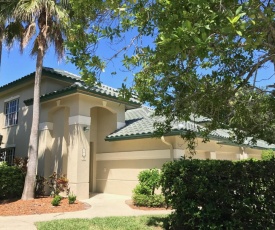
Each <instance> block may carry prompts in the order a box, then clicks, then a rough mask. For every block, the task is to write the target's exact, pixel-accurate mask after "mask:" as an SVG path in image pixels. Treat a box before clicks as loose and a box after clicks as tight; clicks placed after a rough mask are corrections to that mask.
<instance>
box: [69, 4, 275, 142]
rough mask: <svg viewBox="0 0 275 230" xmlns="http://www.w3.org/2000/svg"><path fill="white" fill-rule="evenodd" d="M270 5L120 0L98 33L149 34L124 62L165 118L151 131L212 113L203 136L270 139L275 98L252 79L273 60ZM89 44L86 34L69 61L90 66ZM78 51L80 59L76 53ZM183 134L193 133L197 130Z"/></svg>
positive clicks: (161, 131)
mask: <svg viewBox="0 0 275 230" xmlns="http://www.w3.org/2000/svg"><path fill="white" fill-rule="evenodd" d="M107 2H108V1H107ZM76 7H77V6H76ZM274 7H275V4H274V1H272V0H242V1H239V0H229V1H221V0H213V1H208V0H198V1H194V0H186V1H182V0H174V1H169V0H140V1H128V2H126V1H125V2H124V1H120V2H117V5H116V6H115V7H113V8H111V7H109V10H110V11H111V12H112V15H114V16H117V20H118V21H119V22H120V23H118V24H117V25H114V24H112V26H105V25H103V26H102V27H101V28H97V29H98V31H100V32H101V33H100V38H101V39H102V38H109V39H111V40H114V37H115V36H116V35H119V36H121V35H122V34H123V33H124V32H125V31H130V30H132V28H136V32H137V36H136V38H138V39H142V38H148V37H149V38H150V39H151V40H152V43H151V45H146V46H143V45H142V43H141V42H138V39H137V42H136V43H135V45H136V46H135V47H134V52H133V53H130V54H129V53H128V54H127V53H125V57H124V60H123V64H124V65H125V66H126V67H127V68H129V69H131V68H133V67H138V68H137V69H138V71H137V72H136V74H135V76H134V80H135V87H134V90H135V91H136V92H137V93H138V94H139V97H140V100H141V102H147V103H149V105H150V106H152V107H154V108H155V113H156V115H160V116H165V118H166V120H165V122H162V123H156V135H163V134H164V133H167V132H169V131H170V130H171V122H173V121H177V120H178V121H186V120H189V119H190V115H191V114H197V115H203V116H206V117H209V118H211V122H209V123H208V124H207V126H206V129H203V130H200V134H201V135H203V136H204V137H205V139H207V137H208V136H209V135H210V134H211V132H212V131H213V130H216V129H218V128H225V129H229V130H231V134H232V140H234V141H237V142H243V141H244V139H245V137H248V136H251V137H252V142H253V141H255V140H256V139H258V138H260V139H264V140H266V141H268V142H269V143H271V142H273V141H274V133H275V132H274V131H275V129H274V128H275V125H274V112H275V110H274V109H275V108H274V104H275V100H274V96H273V94H272V93H271V92H268V91H267V90H266V89H263V88H258V87H257V84H256V83H257V81H258V80H259V79H257V77H258V71H259V70H260V69H263V68H264V67H265V66H266V65H270V64H273V62H274V55H275V49H274V48H275V44H274V41H275V23H274V16H275V8H274ZM88 26H91V25H88ZM106 31H107V32H106ZM117 31H119V32H117ZM119 36H118V37H119ZM98 41H99V39H98V37H97V40H93V44H94V43H96V42H98ZM90 44H91V43H90V41H88V40H86V41H84V42H83V43H82V46H76V47H74V48H75V50H77V52H76V53H72V54H73V56H74V59H72V60H73V62H74V63H75V64H76V65H78V66H79V67H80V68H81V69H84V70H85V71H87V72H92V71H90V70H89V68H90V67H91V66H92V67H94V66H93V65H92V64H90V63H89V62H88V60H93V59H92V58H91V55H89V52H87V50H88V49H87V47H89V45H90ZM83 51H85V56H84V57H82V59H81V60H80V59H79V58H78V57H77V55H75V54H77V53H79V52H83ZM96 61H98V59H97V60H96ZM87 63H89V64H88V65H87ZM95 63H96V62H93V64H95ZM97 67H98V65H97ZM85 71H84V72H85ZM268 77H269V76H267V77H266V78H268ZM269 84H270V83H269ZM182 136H183V137H184V138H188V139H193V138H194V137H195V136H196V133H192V132H188V133H182Z"/></svg>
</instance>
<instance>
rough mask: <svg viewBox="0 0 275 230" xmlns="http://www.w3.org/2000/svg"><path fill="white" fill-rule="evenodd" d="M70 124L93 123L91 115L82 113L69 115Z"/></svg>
mask: <svg viewBox="0 0 275 230" xmlns="http://www.w3.org/2000/svg"><path fill="white" fill-rule="evenodd" d="M69 125H91V117H86V116H81V115H77V116H72V117H69Z"/></svg>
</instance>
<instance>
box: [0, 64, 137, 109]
mask: <svg viewBox="0 0 275 230" xmlns="http://www.w3.org/2000/svg"><path fill="white" fill-rule="evenodd" d="M42 74H43V75H47V77H50V78H54V79H57V80H61V81H65V82H67V83H69V84H71V85H70V86H68V87H65V88H63V89H60V90H56V91H53V92H50V93H47V94H44V95H42V96H41V102H43V101H47V100H50V99H54V98H57V97H60V96H63V95H68V94H70V93H76V92H79V93H84V94H88V95H93V96H96V97H99V98H103V99H106V100H112V101H117V102H119V103H122V104H126V105H129V108H136V107H139V106H140V103H139V100H138V98H137V96H136V95H133V96H132V97H131V98H130V100H129V101H124V100H123V99H121V98H120V97H119V91H118V89H115V88H112V87H109V86H107V85H104V84H100V85H99V84H98V85H94V86H88V85H86V84H85V82H84V81H83V80H82V79H81V78H80V77H79V76H78V75H75V74H72V73H69V72H67V71H63V70H58V69H53V68H48V67H43V70H42ZM34 76H35V72H33V73H31V74H29V75H26V76H24V77H22V78H19V79H17V80H15V81H13V82H10V83H8V84H6V85H3V86H1V87H0V92H3V91H5V90H8V89H12V88H14V87H16V86H18V85H21V84H24V83H27V82H31V81H32V80H33V78H34ZM24 102H25V104H26V105H31V104H32V103H33V99H32V98H30V99H28V100H25V101H24Z"/></svg>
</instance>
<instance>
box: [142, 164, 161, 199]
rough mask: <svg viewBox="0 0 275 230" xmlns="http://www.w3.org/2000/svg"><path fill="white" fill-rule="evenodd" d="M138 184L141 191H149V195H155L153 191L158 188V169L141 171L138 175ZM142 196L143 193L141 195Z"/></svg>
mask: <svg viewBox="0 0 275 230" xmlns="http://www.w3.org/2000/svg"><path fill="white" fill-rule="evenodd" d="M138 180H139V184H140V186H141V187H143V188H142V189H144V190H147V189H150V190H151V192H150V193H151V195H154V194H155V189H158V188H159V186H160V183H159V182H160V172H159V170H158V169H155V168H154V169H147V170H144V171H141V172H140V173H139V175H138ZM141 194H143V193H141Z"/></svg>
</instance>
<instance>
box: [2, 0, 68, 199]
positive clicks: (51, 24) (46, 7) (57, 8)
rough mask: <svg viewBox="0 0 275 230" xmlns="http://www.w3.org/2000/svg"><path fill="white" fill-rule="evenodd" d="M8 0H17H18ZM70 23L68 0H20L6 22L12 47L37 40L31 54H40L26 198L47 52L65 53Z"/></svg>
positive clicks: (31, 176)
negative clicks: (49, 49)
mask: <svg viewBox="0 0 275 230" xmlns="http://www.w3.org/2000/svg"><path fill="white" fill-rule="evenodd" d="M7 2H15V1H14V0H11V1H7ZM68 22H69V14H68V2H67V1H62V0H59V1H58V0H17V1H16V5H15V7H14V9H13V11H12V14H11V16H10V18H9V20H8V21H6V23H7V24H8V26H7V27H6V28H5V41H6V43H7V45H8V46H10V47H11V46H12V45H13V43H14V41H16V40H17V41H19V44H20V50H21V52H22V51H23V49H24V48H25V47H26V45H27V44H28V43H29V42H30V41H31V40H32V39H34V43H33V47H32V50H31V55H33V56H36V71H35V81H34V96H33V117H32V127H31V133H30V140H29V148H28V157H29V161H28V170H27V175H26V179H25V185H24V191H23V194H22V199H23V200H29V199H33V198H34V188H35V179H36V169H37V158H38V126H39V115H40V85H41V75H42V67H43V60H44V56H45V53H46V51H47V49H48V48H49V46H50V45H53V46H54V48H55V51H56V54H57V56H58V58H59V59H60V58H62V57H63V55H64V36H65V32H66V28H67V25H68Z"/></svg>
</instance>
